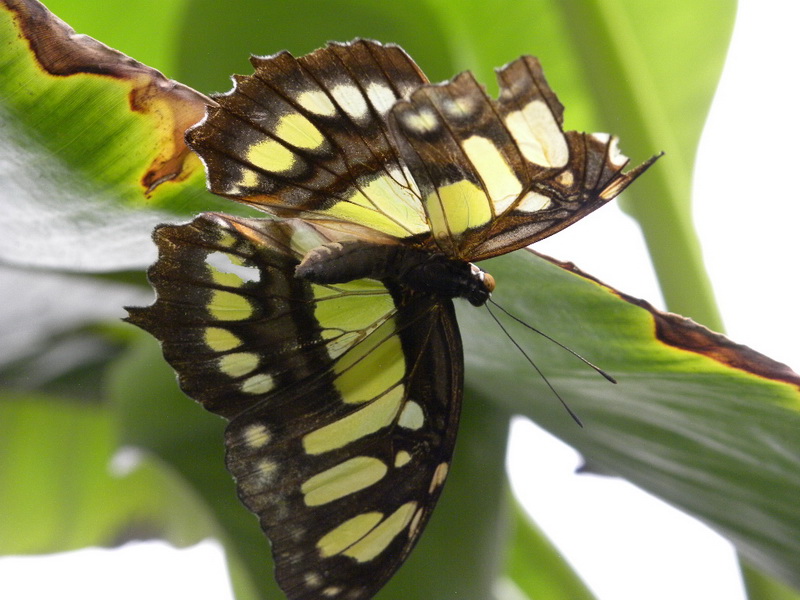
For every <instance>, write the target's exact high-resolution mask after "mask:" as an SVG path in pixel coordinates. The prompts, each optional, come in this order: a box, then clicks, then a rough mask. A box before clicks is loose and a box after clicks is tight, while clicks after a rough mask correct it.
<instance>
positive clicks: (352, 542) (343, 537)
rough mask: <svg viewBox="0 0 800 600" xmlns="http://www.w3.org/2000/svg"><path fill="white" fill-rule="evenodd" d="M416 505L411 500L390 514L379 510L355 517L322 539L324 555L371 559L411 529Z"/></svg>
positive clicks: (320, 543)
mask: <svg viewBox="0 0 800 600" xmlns="http://www.w3.org/2000/svg"><path fill="white" fill-rule="evenodd" d="M416 508H417V503H416V502H407V503H405V504H403V505H402V506H400V507H399V508H398V509H397V510H395V511H394V512H393V513H392V514H390V515H389V516H388V517H386V518H384V515H383V514H382V513H379V512H370V513H365V514H362V515H358V516H356V517H353V518H352V519H349V520H348V521H345V522H344V523H342V524H341V525H339V526H338V527H336V528H335V529H334V530H332V531H330V532H329V533H327V534H325V536H324V537H322V538H321V539H320V540H319V542H318V543H317V547H318V548H319V551H320V554H321V555H322V556H323V557H329V556H333V555H335V554H343V555H345V556H349V557H350V558H353V559H355V560H356V561H358V562H362V563H363V562H368V561H370V560H372V559H374V558H375V557H377V556H378V555H380V553H381V552H383V550H385V549H386V547H387V546H388V545H389V544H390V543H391V542H392V540H394V539H395V538H396V537H397V536H399V535H400V534H401V533H402V532H403V531H405V530H406V529H407V527H408V525H409V523H410V522H411V518H412V517H413V516H414V511H415V510H416Z"/></svg>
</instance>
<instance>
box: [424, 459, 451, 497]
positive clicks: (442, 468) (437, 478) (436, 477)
mask: <svg viewBox="0 0 800 600" xmlns="http://www.w3.org/2000/svg"><path fill="white" fill-rule="evenodd" d="M448 468H449V467H448V464H447V463H446V462H443V463H440V464H439V466H438V467H436V470H435V471H434V472H433V477H431V485H430V487H429V488H428V493H429V494H432V493H433V492H434V491H435V490H436V489H437V488H439V487H441V485H442V484H443V483H444V480H445V479H446V478H447V471H448Z"/></svg>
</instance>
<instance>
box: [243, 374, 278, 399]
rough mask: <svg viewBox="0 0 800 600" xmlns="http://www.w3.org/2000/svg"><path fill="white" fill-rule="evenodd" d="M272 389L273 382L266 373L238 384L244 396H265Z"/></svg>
mask: <svg viewBox="0 0 800 600" xmlns="http://www.w3.org/2000/svg"><path fill="white" fill-rule="evenodd" d="M274 387H275V382H274V381H273V379H272V376H271V375H268V374H267V373H259V374H258V375H253V376H252V377H248V378H247V379H245V380H244V381H243V382H242V383H241V384H239V389H240V390H241V391H243V392H244V393H245V394H266V393H267V392H268V391H270V390H271V389H272V388H274Z"/></svg>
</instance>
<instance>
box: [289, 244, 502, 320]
mask: <svg viewBox="0 0 800 600" xmlns="http://www.w3.org/2000/svg"><path fill="white" fill-rule="evenodd" d="M295 275H296V276H297V277H300V278H301V279H307V280H308V281H312V282H314V283H344V282H347V281H352V280H354V279H361V278H365V277H366V278H369V279H377V280H380V281H384V282H386V283H387V285H389V286H390V287H399V288H405V289H407V290H410V291H414V292H417V293H421V294H430V295H434V296H438V297H442V298H447V299H453V298H464V299H466V300H468V301H469V302H470V304H472V305H473V306H481V305H483V304H484V303H486V301H487V300H488V299H489V295H490V294H491V292H492V289H493V288H494V280H493V279H492V278H491V276H490V275H488V274H487V273H485V272H484V271H483V270H481V269H480V268H479V267H477V266H475V265H473V264H471V263H468V262H465V261H462V260H457V259H452V258H449V257H447V256H445V255H444V254H440V253H433V252H430V251H427V250H421V249H418V248H414V247H412V246H402V245H377V244H370V243H363V242H344V243H340V242H335V243H333V244H329V245H325V246H320V247H318V248H315V249H314V250H312V251H311V252H309V253H308V254H307V255H306V256H305V257H304V258H303V260H302V262H301V263H300V264H299V265H298V266H297V269H296V271H295Z"/></svg>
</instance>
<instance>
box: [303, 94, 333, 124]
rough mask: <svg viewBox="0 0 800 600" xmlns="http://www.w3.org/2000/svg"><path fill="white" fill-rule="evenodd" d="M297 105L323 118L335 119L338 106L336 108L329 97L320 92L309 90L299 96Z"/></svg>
mask: <svg viewBox="0 0 800 600" xmlns="http://www.w3.org/2000/svg"><path fill="white" fill-rule="evenodd" d="M297 103H298V104H299V105H300V106H302V107H303V108H305V109H306V110H307V111H308V112H311V113H314V114H315V115H320V116H322V117H335V116H336V106H334V104H333V102H331V99H330V98H328V95H327V94H325V93H324V92H321V91H319V90H309V91H306V92H303V93H301V94H300V95H299V96H297Z"/></svg>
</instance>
